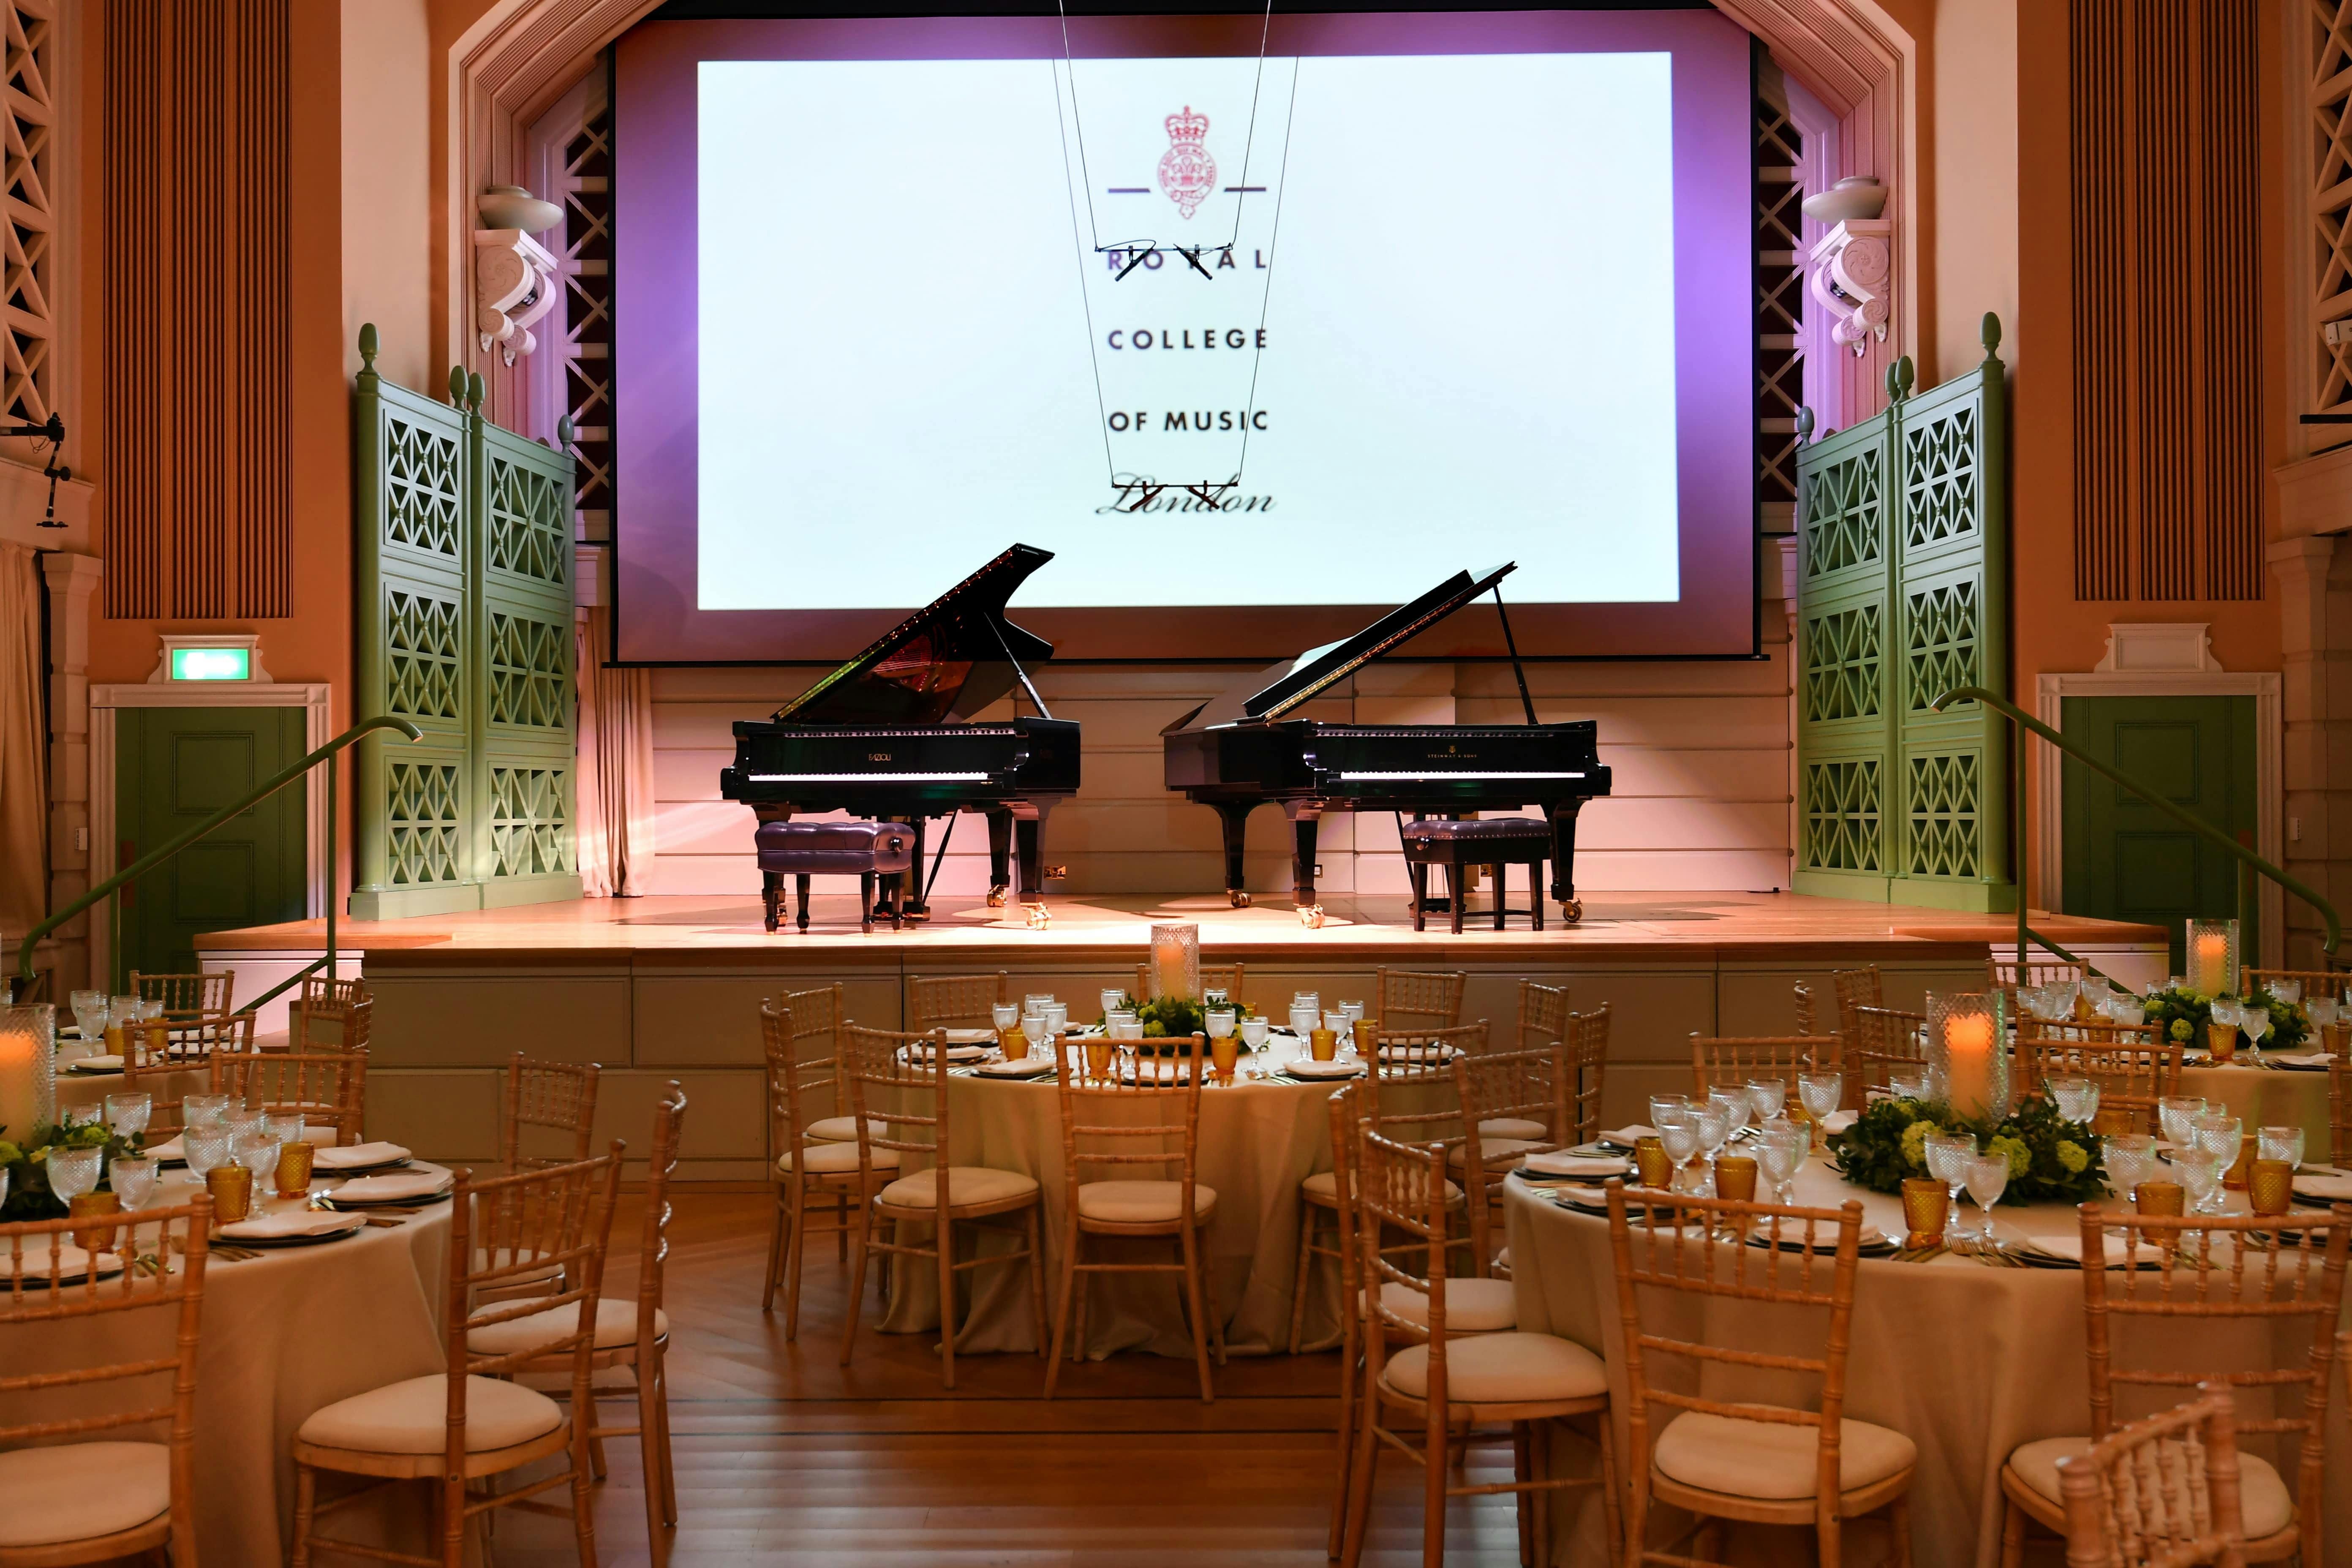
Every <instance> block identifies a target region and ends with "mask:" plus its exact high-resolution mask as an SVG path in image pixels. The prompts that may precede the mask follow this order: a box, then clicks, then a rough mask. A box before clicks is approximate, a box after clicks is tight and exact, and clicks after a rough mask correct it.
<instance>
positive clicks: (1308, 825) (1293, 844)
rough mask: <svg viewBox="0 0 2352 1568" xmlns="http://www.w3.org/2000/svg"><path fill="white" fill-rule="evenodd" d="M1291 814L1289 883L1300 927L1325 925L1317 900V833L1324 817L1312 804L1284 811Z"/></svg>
mask: <svg viewBox="0 0 2352 1568" xmlns="http://www.w3.org/2000/svg"><path fill="white" fill-rule="evenodd" d="M1285 809H1286V810H1287V811H1288V812H1289V814H1290V879H1291V885H1292V887H1293V889H1295V891H1294V892H1293V894H1292V899H1293V900H1294V901H1295V902H1296V903H1297V905H1298V921H1299V923H1300V924H1301V925H1305V926H1308V927H1318V926H1320V925H1322V923H1323V905H1322V904H1321V902H1320V901H1319V900H1317V898H1316V897H1315V830H1316V827H1317V826H1318V821H1319V819H1320V817H1321V816H1322V813H1321V811H1320V810H1319V809H1318V807H1317V806H1316V805H1314V803H1313V802H1311V801H1310V802H1307V803H1306V804H1304V805H1291V806H1286V808H1285Z"/></svg>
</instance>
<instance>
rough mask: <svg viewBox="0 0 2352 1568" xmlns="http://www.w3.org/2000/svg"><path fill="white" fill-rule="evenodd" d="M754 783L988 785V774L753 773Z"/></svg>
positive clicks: (751, 776)
mask: <svg viewBox="0 0 2352 1568" xmlns="http://www.w3.org/2000/svg"><path fill="white" fill-rule="evenodd" d="M748 776H749V777H750V779H751V782H752V783H753V784H898V783H902V782H906V781H909V780H911V781H914V782H917V783H925V784H928V783H932V782H938V783H941V784H986V783H987V782H988V780H989V777H990V775H989V774H987V773H751V774H750V775H748Z"/></svg>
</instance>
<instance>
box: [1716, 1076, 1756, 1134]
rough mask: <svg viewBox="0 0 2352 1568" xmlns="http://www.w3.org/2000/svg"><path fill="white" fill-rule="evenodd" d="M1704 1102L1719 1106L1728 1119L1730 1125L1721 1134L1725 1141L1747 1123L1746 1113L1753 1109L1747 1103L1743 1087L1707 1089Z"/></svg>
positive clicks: (1746, 1092) (1746, 1094) (1745, 1091)
mask: <svg viewBox="0 0 2352 1568" xmlns="http://www.w3.org/2000/svg"><path fill="white" fill-rule="evenodd" d="M1706 1102H1707V1103H1708V1104H1709V1105H1711V1106H1716V1107H1718V1108H1720V1109H1721V1110H1722V1111H1723V1114H1724V1117H1725V1119H1726V1120H1727V1121H1729V1123H1730V1126H1729V1127H1728V1128H1727V1130H1726V1131H1725V1132H1724V1135H1723V1136H1724V1139H1725V1141H1726V1142H1729V1141H1730V1140H1731V1139H1733V1138H1736V1137H1738V1134H1739V1131H1740V1129H1741V1128H1743V1127H1746V1126H1747V1125H1748V1112H1749V1111H1750V1110H1754V1109H1755V1107H1753V1106H1752V1105H1750V1104H1749V1103H1748V1091H1747V1090H1746V1089H1708V1090H1707V1091H1706Z"/></svg>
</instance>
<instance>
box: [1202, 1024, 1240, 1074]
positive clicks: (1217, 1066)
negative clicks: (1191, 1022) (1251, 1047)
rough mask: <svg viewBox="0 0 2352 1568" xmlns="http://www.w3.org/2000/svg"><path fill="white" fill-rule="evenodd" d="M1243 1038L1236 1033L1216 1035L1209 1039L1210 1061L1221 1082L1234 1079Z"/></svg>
mask: <svg viewBox="0 0 2352 1568" xmlns="http://www.w3.org/2000/svg"><path fill="white" fill-rule="evenodd" d="M1241 1044H1242V1042H1241V1040H1240V1038H1239V1037H1237V1036H1234V1035H1214V1036H1212V1037H1210V1039H1209V1063H1210V1067H1211V1069H1212V1070H1213V1072H1214V1073H1215V1074H1216V1078H1217V1081H1218V1082H1219V1083H1231V1082H1233V1081H1234V1058H1236V1057H1238V1056H1239V1055H1240V1052H1241Z"/></svg>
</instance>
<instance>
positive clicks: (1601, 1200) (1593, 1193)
mask: <svg viewBox="0 0 2352 1568" xmlns="http://www.w3.org/2000/svg"><path fill="white" fill-rule="evenodd" d="M1551 1195H1552V1201H1553V1202H1554V1203H1559V1204H1566V1205H1568V1206H1569V1207H1570V1208H1578V1209H1591V1210H1593V1211H1594V1212H1595V1213H1599V1214H1606V1213H1607V1212H1608V1211H1609V1189H1608V1188H1606V1187H1590V1186H1585V1185H1583V1184H1580V1183H1576V1182H1570V1184H1568V1185H1566V1186H1564V1187H1554V1188H1552V1189H1551Z"/></svg>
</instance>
